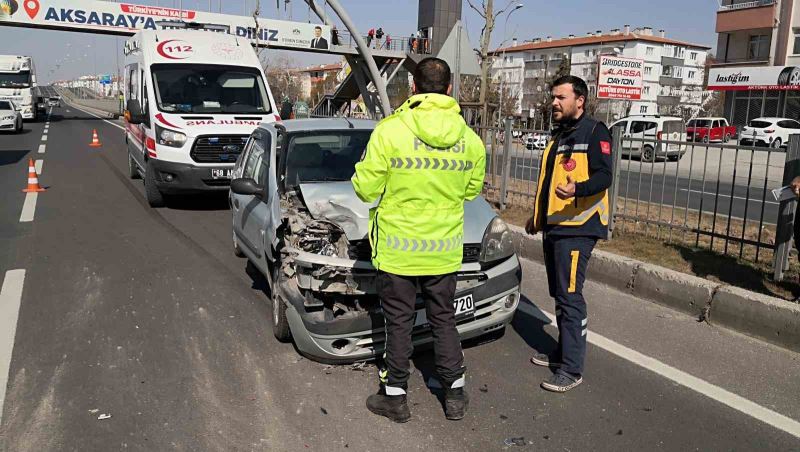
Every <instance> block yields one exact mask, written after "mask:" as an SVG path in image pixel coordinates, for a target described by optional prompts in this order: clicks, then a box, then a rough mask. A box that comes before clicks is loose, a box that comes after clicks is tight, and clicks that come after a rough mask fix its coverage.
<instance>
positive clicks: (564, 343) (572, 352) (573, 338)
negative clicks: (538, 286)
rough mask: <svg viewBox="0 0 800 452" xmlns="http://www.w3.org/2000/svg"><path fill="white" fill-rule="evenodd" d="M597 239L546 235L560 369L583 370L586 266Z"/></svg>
mask: <svg viewBox="0 0 800 452" xmlns="http://www.w3.org/2000/svg"><path fill="white" fill-rule="evenodd" d="M596 243H597V239H596V238H593V237H569V236H554V235H548V236H546V237H545V239H544V260H545V267H546V268H547V283H548V286H549V289H550V296H551V297H553V298H555V301H556V323H557V325H558V351H557V353H556V356H555V357H554V360H560V362H561V369H562V370H564V371H566V372H569V373H571V374H575V375H581V374H583V363H584V359H585V358H586V331H587V328H588V323H589V322H588V317H587V312H586V300H585V299H584V298H583V283H584V281H585V279H586V267H587V266H588V265H589V258H591V257H592V251H593V250H594V246H595V244H596Z"/></svg>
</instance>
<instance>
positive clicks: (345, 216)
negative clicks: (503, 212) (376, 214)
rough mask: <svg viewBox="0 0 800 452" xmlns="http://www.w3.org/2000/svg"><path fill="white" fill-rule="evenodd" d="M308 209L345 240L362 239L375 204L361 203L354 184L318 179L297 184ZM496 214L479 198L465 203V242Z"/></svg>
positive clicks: (479, 234)
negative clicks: (341, 234)
mask: <svg viewBox="0 0 800 452" xmlns="http://www.w3.org/2000/svg"><path fill="white" fill-rule="evenodd" d="M300 192H301V193H302V194H303V200H304V201H305V204H306V207H307V208H308V212H309V213H310V214H311V216H312V217H313V218H314V219H315V220H328V221H330V222H332V223H335V224H336V225H338V226H339V227H340V228H342V230H344V233H345V235H346V236H347V240H350V241H353V240H363V239H366V238H367V234H368V233H369V209H370V208H372V207H375V206H376V205H377V204H378V203H377V202H375V203H372V204H364V203H363V202H361V200H360V199H358V196H356V192H355V190H354V189H353V184H352V183H351V182H350V181H346V182H320V183H309V184H300ZM496 216H497V214H496V213H495V212H494V210H492V208H491V206H489V203H487V202H486V200H484V199H483V197H480V196H479V197H478V198H476V199H475V200H474V201H470V202H467V203H465V204H464V243H481V241H482V240H483V233H484V232H485V231H486V228H487V227H488V226H489V223H490V222H491V221H492V219H494V217H496Z"/></svg>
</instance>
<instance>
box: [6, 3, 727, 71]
mask: <svg viewBox="0 0 800 452" xmlns="http://www.w3.org/2000/svg"><path fill="white" fill-rule="evenodd" d="M219 1H221V0H211V7H212V8H211V9H212V11H217V9H218V8H219ZM280 1H281V3H283V0H280ZM475 1H476V2H477V3H480V0H475ZM507 1H508V0H495V2H496V4H497V5H500V6H503V5H505V4H506V3H507ZM519 1H520V2H521V3H522V4H523V5H524V7H523V8H522V9H520V10H518V11H516V12H515V13H514V14H512V15H511V17H510V18H509V20H508V27H507V28H505V29H504V23H505V17H504V16H503V17H501V19H499V21H498V25H497V28H496V29H495V32H494V34H493V39H492V42H493V44H494V45H498V44H500V42H501V41H503V39H504V38H507V39H510V38H511V37H513V36H516V37H517V38H518V39H519V40H520V41H522V40H524V39H531V38H534V37H546V36H548V35H552V36H553V37H562V36H567V35H569V34H570V33H572V34H575V35H577V36H580V35H585V34H586V32H588V31H592V32H594V31H596V30H603V31H604V32H607V31H608V30H610V29H612V28H622V26H623V25H625V24H630V25H631V26H632V27H633V28H636V27H638V26H651V27H653V29H654V30H655V31H656V32H657V31H658V30H659V29H662V28H663V29H665V30H666V31H667V37H671V38H675V39H679V40H684V41H688V42H692V43H696V44H704V45H707V46H709V47H715V46H716V34H715V33H714V23H715V14H716V11H717V8H718V5H719V4H718V3H717V1H716V0H671V1H667V2H651V1H647V0H548V1H541V0H535V1H534V0H519ZM322 2H323V0H318V3H322ZM340 2H341V3H342V4H343V5H344V7H345V8H347V10H348V13H349V14H350V16H351V17H352V18H353V20H354V21H355V22H356V23H357V24H358V25H359V27H360V28H361V29H362V31H364V32H365V31H366V30H367V29H369V28H371V27H373V26H374V27H376V28H377V27H378V26H380V27H383V29H384V30H386V31H387V32H388V33H389V34H391V35H393V36H408V34H409V33H411V32H412V31H413V30H415V29H416V25H417V10H416V4H417V2H415V1H413V0H340ZM128 3H136V4H145V5H160V6H177V5H178V2H177V1H173V0H160V1H159V0H141V1H133V0H131V1H129V2H128ZM222 3H223V8H222V9H223V12H225V13H230V14H242V13H243V12H244V11H245V9H247V10H252V9H253V7H254V5H255V0H247V1H244V0H233V1H231V0H225V1H223V2H222ZM261 3H262V16H266V17H271V18H281V19H284V18H287V17H288V13H287V12H285V11H284V10H283V9H281V10H280V11H277V10H276V8H275V1H274V0H263V1H262V2H261ZM182 4H183V7H184V8H186V9H190V8H191V9H198V10H207V9H208V7H209V0H185V1H183V2H182ZM292 4H293V11H292V18H293V19H294V20H297V21H307V20H308V18H309V14H308V9H307V8H306V7H305V3H304V2H303V1H302V0H292ZM464 22H465V24H466V26H467V29H468V31H469V36H470V39H471V40H472V42H473V46H475V47H477V45H478V43H477V41H478V37H479V34H480V28H481V22H482V19H481V18H480V17H479V16H478V15H477V14H476V13H474V12H473V11H472V10H471V9H470V8H469V7H468V6H467V2H466V0H465V1H464ZM123 42H124V38H115V37H110V36H102V35H86V34H80V33H67V32H58V31H48V30H30V29H21V28H11V27H0V43H3V45H2V48H0V52H1V53H4V54H25V55H31V56H33V57H34V59H35V61H36V65H37V73H38V75H39V77H40V79H41V80H42V81H50V80H53V79H65V78H74V77H77V76H79V75H83V74H91V73H95V68H96V71H97V73H116V67H117V54H118V49H119V48H121V45H122V43H123ZM67 54H69V55H70V56H69V58H66V55H67ZM285 55H286V56H289V57H290V58H292V59H293V60H294V61H295V62H296V63H297V65H298V66H299V65H308V64H316V63H328V62H332V61H336V58H332V57H320V56H316V55H311V54H305V53H300V52H287V53H286V54H285ZM59 60H64V62H63V63H62V64H61V67H60V68H59V70H58V71H56V72H55V73H53V74H52V75H51V74H50V72H51V70H53V69H54V68H55V65H56V62H57V61H59ZM119 61H120V64H121V61H122V57H121V54H120V57H119Z"/></svg>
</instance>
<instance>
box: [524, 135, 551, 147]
mask: <svg viewBox="0 0 800 452" xmlns="http://www.w3.org/2000/svg"><path fill="white" fill-rule="evenodd" d="M549 140H550V135H549V134H546V133H538V132H536V133H531V134H528V135H527V136H526V137H525V139H524V143H525V147H526V148H527V149H528V150H530V151H532V150H534V149H539V150H541V149H544V148H545V147H546V146H547V142H548V141H549Z"/></svg>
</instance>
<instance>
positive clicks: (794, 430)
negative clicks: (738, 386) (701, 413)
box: [519, 302, 800, 438]
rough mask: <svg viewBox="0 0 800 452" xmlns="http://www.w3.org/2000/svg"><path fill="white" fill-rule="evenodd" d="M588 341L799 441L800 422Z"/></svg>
mask: <svg viewBox="0 0 800 452" xmlns="http://www.w3.org/2000/svg"><path fill="white" fill-rule="evenodd" d="M519 309H520V310H521V311H523V312H525V313H526V314H528V315H531V316H534V317H536V318H539V319H541V314H540V313H539V311H538V307H534V306H533V305H532V304H529V303H526V302H522V303H520V304H519ZM541 313H543V314H544V315H545V316H547V318H548V319H549V320H550V321H551V322H553V323H555V321H556V317H555V316H554V315H552V314H550V313H549V312H545V311H541ZM586 340H587V341H588V342H589V343H590V344H592V345H594V346H596V347H599V348H601V349H603V350H605V351H607V352H609V353H611V354H613V355H617V356H619V357H620V358H622V359H625V360H627V361H630V362H632V363H633V364H636V365H637V366H640V367H643V368H645V369H647V370H649V371H651V372H654V373H656V374H658V375H661V376H662V377H664V378H666V379H668V380H670V381H673V382H675V383H678V384H679V385H681V386H683V387H686V388H689V389H691V390H693V391H696V392H698V393H700V394H702V395H704V396H706V397H709V398H711V399H713V400H715V401H717V402H719V403H722V404H723V405H727V406H729V407H730V408H733V409H734V410H736V411H739V412H741V413H744V414H746V415H748V416H750V417H752V418H754V419H756V420H759V421H761V422H763V423H765V424H768V425H771V426H773V427H775V428H777V429H779V430H782V431H784V432H786V433H788V434H790V435H792V436H794V437H796V438H800V422H797V421H795V420H794V419H792V418H790V417H787V416H784V415H782V414H780V413H777V412H775V411H772V410H770V409H768V408H764V407H763V406H761V405H759V404H757V403H755V402H751V401H750V400H747V399H745V398H744V397H742V396H739V395H736V394H734V393H732V392H730V391H726V390H725V389H722V388H720V387H719V386H715V385H713V384H711V383H709V382H707V381H705V380H701V379H700V378H697V377H695V376H693V375H690V374H688V373H686V372H684V371H682V370H678V369H676V368H674V367H672V366H670V365H667V364H664V363H662V362H661V361H659V360H657V359H655V358H651V357H649V356H647V355H644V354H642V353H639V352H637V351H636V350H633V349H630V348H628V347H625V346H624V345H622V344H620V343H617V342H614V341H612V340H611V339H608V338H606V337H604V336H601V335H599V334H596V333H594V332H592V331H589V332H588V334H587V335H586Z"/></svg>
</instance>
